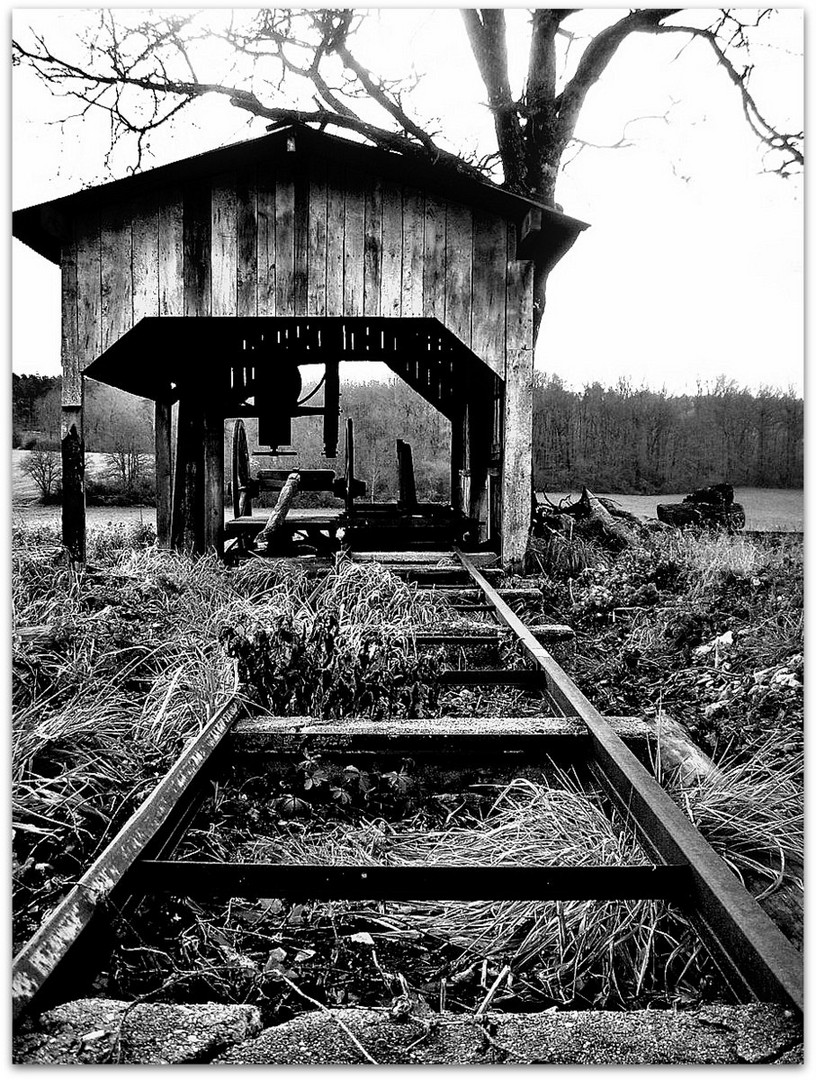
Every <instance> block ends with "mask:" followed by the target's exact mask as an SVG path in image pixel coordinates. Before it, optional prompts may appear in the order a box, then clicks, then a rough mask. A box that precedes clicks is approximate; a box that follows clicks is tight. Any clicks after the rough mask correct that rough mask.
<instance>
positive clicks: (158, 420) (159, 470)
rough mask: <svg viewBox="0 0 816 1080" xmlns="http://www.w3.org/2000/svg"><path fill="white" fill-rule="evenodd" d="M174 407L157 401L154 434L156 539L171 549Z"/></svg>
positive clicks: (165, 402) (159, 544) (162, 545)
mask: <svg viewBox="0 0 816 1080" xmlns="http://www.w3.org/2000/svg"><path fill="white" fill-rule="evenodd" d="M172 418H173V406H172V405H171V404H170V402H168V401H157V402H156V412H155V421H154V427H153V433H154V436H155V444H156V457H155V472H156V539H157V541H158V546H159V547H160V548H169V547H170V538H171V537H170V530H171V525H172V510H173V459H172V454H173V449H172Z"/></svg>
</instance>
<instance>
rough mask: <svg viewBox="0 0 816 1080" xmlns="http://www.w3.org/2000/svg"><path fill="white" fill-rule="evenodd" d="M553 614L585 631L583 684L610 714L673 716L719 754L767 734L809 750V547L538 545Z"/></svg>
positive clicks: (666, 536)
mask: <svg viewBox="0 0 816 1080" xmlns="http://www.w3.org/2000/svg"><path fill="white" fill-rule="evenodd" d="M535 551H536V555H535V557H534V562H537V563H538V565H539V566H540V568H541V570H542V571H543V573H542V575H541V577H540V581H541V585H542V589H543V591H544V594H545V596H546V597H547V606H548V611H549V614H550V615H551V616H552V617H553V618H554V619H557V620H558V621H562V620H563V621H566V622H569V623H571V624H572V625H573V626H574V627H575V629H576V631H577V633H578V647H577V650H576V661H575V667H574V671H573V674H574V677H575V678H576V680H577V681H578V683H579V685H582V686H583V688H584V690H585V692H586V693H588V694H590V695H591V696H592V699H593V702H594V703H595V704H596V705H597V707H598V708H599V709H600V710H601V711H602V712H605V713H607V714H609V715H632V714H637V713H642V712H644V711H645V712H646V713H647V714H651V715H657V714H658V712H659V711H660V710H666V711H668V712H669V713H672V714H673V715H676V716H677V717H678V718H679V719H682V720H683V722H684V723H685V724H686V725H687V726H688V727H689V728H690V730H691V731H692V733H693V735H694V737H695V739H696V740H697V741H698V742H699V743H700V745H701V746H702V747H703V748H704V749H706V750H707V751H708V752H710V753H722V752H723V751H724V750H725V749H726V748H728V749H729V750H730V751H731V753H737V754H743V753H745V754H747V753H749V752H750V750H751V748H752V747H753V745H754V744H755V743H756V742H757V740H759V741H760V742H763V741H764V740H765V738H766V736H767V735H768V733H769V732H773V733H774V734H775V735H776V737H777V745H778V746H779V747H780V748H781V749H782V750H783V751H784V752H785V753H794V754H795V753H797V752H799V751H801V749H802V745H803V726H802V724H803V717H802V710H803V685H802V679H803V631H804V618H803V562H802V541H801V539H797V538H791V539H769V540H763V539H762V538H761V537H744V536H728V535H725V534H710V533H695V532H692V531H688V530H686V531H684V532H679V531H677V530H667V531H663V530H660V531H657V532H651V533H649V532H644V533H643V535H642V537H641V540H640V542H639V543H638V544H637V546H635V547H634V548H632V549H631V550H629V551H624V552H621V553H619V554H616V555H614V556H612V555H610V553H608V552H607V551H605V550H603V549H602V548H600V547H599V546H598V545H596V544H594V543H592V542H590V541H586V540H584V541H581V542H580V544H579V545H578V547H577V548H572V547H570V545H569V543H568V541H565V540H563V539H562V538H560V537H553V538H552V540H551V541H547V542H545V543H543V544H541V545H539V544H536V545H535Z"/></svg>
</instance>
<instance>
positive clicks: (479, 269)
mask: <svg viewBox="0 0 816 1080" xmlns="http://www.w3.org/2000/svg"><path fill="white" fill-rule="evenodd" d="M506 275H507V224H506V222H505V221H504V219H503V218H500V217H497V216H496V215H495V214H487V213H483V212H481V211H478V212H476V213H474V215H473V319H472V326H473V334H472V346H471V347H472V349H473V351H474V352H475V353H476V355H477V356H478V357H479V358H480V359H481V360H484V362H485V363H486V364H487V365H488V367H490V369H491V371H493V372H495V374H496V375H498V376H499V378H502V379H503V378H504V368H505V318H506V303H507V298H506Z"/></svg>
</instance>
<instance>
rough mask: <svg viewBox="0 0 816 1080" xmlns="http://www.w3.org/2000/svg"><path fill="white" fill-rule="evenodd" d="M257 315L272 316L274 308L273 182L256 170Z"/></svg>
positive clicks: (266, 173) (261, 171)
mask: <svg viewBox="0 0 816 1080" xmlns="http://www.w3.org/2000/svg"><path fill="white" fill-rule="evenodd" d="M257 199H258V314H259V315H274V314H275V311H276V308H275V263H276V260H275V240H276V224H275V180H274V177H273V176H271V175H270V174H269V172H268V170H265V169H264V170H261V169H259V170H258V194H257Z"/></svg>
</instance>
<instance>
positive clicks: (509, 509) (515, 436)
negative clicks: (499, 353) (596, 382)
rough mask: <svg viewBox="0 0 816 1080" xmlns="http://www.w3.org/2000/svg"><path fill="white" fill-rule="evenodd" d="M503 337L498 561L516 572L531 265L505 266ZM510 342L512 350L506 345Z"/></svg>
mask: <svg viewBox="0 0 816 1080" xmlns="http://www.w3.org/2000/svg"><path fill="white" fill-rule="evenodd" d="M507 271H508V278H507V301H508V311H507V320H508V326H510V325H512V326H513V328H514V332H513V334H512V336H510V335H509V334H508V349H507V368H506V371H505V382H504V445H503V454H502V493H501V509H502V513H501V557H502V563H503V564H504V566H505V569H507V570H510V571H511V572H515V573H518V572H520V571H521V569H522V567H523V564H524V556H525V554H526V551H527V539H528V536H529V533H530V522H531V517H532V509H533V508H532V504H531V499H530V492H531V490H532V488H531V485H532V472H533V452H532V451H533V274H534V267H533V264H532V263H531V262H510V263H508V266H507ZM511 342H512V347H511Z"/></svg>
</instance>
